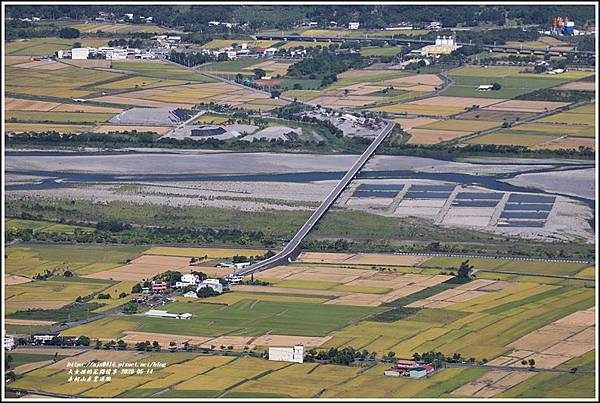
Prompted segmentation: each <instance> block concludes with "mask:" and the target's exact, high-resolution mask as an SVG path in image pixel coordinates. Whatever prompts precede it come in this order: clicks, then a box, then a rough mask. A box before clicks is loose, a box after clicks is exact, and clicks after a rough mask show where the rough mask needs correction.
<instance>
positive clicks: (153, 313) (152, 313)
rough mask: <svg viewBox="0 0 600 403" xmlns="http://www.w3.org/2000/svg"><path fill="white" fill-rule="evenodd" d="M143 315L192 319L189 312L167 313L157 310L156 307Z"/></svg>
mask: <svg viewBox="0 0 600 403" xmlns="http://www.w3.org/2000/svg"><path fill="white" fill-rule="evenodd" d="M144 315H145V316H149V317H152V318H167V319H186V320H190V319H192V316H193V315H192V314H191V313H169V312H167V311H159V310H157V309H150V310H149V311H148V312H145V313H144Z"/></svg>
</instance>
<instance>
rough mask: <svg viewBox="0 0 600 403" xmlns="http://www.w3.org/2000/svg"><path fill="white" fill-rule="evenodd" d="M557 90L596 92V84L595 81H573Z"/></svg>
mask: <svg viewBox="0 0 600 403" xmlns="http://www.w3.org/2000/svg"><path fill="white" fill-rule="evenodd" d="M556 89H557V90H575V91H596V83H595V82H593V81H573V82H572V83H566V84H563V85H559V86H558V87H556Z"/></svg>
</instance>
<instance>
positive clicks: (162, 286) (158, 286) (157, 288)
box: [152, 281, 167, 292]
mask: <svg viewBox="0 0 600 403" xmlns="http://www.w3.org/2000/svg"><path fill="white" fill-rule="evenodd" d="M166 291H167V283H165V282H164V281H153V282H152V292H166Z"/></svg>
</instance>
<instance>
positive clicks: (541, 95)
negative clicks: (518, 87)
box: [515, 88, 595, 103]
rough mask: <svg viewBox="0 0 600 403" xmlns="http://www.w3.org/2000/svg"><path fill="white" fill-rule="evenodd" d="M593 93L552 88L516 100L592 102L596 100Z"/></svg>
mask: <svg viewBox="0 0 600 403" xmlns="http://www.w3.org/2000/svg"><path fill="white" fill-rule="evenodd" d="M594 96H595V94H594V92H593V91H576V90H555V89H552V88H543V89H539V90H535V91H533V92H529V93H527V94H523V95H519V96H518V97H515V99H523V100H528V101H557V102H569V103H571V102H581V101H587V102H592V101H593V99H594Z"/></svg>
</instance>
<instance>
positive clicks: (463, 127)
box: [416, 119, 500, 133]
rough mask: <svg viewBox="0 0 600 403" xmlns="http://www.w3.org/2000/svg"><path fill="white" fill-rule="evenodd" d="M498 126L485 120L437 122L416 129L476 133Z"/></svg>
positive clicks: (496, 123)
mask: <svg viewBox="0 0 600 403" xmlns="http://www.w3.org/2000/svg"><path fill="white" fill-rule="evenodd" d="M498 126H500V125H499V124H498V122H489V121H485V120H456V119H448V120H439V121H436V122H432V123H429V124H424V125H419V126H416V128H417V129H435V130H457V131H462V132H470V133H473V132H477V131H481V130H487V129H491V128H492V127H498Z"/></svg>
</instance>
